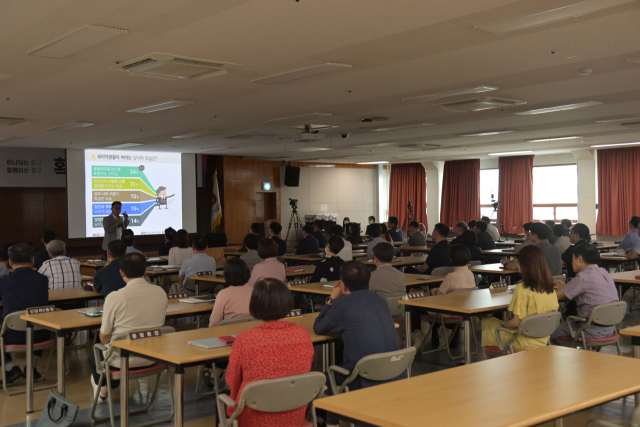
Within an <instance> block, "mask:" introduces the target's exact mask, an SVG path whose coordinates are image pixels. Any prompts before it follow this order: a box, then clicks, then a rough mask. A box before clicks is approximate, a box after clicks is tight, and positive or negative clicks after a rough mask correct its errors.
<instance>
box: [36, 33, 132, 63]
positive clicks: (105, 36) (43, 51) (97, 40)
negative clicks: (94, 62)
mask: <svg viewBox="0 0 640 427" xmlns="http://www.w3.org/2000/svg"><path fill="white" fill-rule="evenodd" d="M125 34H127V30H121V29H118V28H109V27H100V26H97V25H83V26H82V27H80V28H77V29H75V30H73V31H71V32H70V33H67V34H65V35H63V36H61V37H58V38H57V39H54V40H51V41H49V42H47V43H45V44H43V45H41V46H38V47H36V48H35V49H31V50H30V51H28V52H27V55H34V56H44V57H47V58H57V59H62V58H66V57H67V56H71V55H74V54H76V53H80V52H83V51H85V50H87V49H91V48H92V47H96V46H98V45H101V44H102V43H106V42H108V41H109V40H111V39H115V38H116V37H120V36H124V35H125Z"/></svg>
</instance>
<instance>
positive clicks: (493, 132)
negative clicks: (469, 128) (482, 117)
mask: <svg viewBox="0 0 640 427" xmlns="http://www.w3.org/2000/svg"><path fill="white" fill-rule="evenodd" d="M513 132H515V130H494V131H489V132H479V133H464V134H462V135H459V136H492V135H502V134H503V133H513Z"/></svg>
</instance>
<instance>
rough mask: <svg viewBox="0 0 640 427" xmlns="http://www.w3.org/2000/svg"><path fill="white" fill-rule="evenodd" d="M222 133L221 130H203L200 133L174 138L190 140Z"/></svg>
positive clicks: (174, 137) (175, 137)
mask: <svg viewBox="0 0 640 427" xmlns="http://www.w3.org/2000/svg"><path fill="white" fill-rule="evenodd" d="M216 132H220V131H219V130H201V131H198V132H191V133H185V134H184V135H176V136H172V137H171V138H173V139H189V138H197V137H199V136H203V135H209V134H210V133H216Z"/></svg>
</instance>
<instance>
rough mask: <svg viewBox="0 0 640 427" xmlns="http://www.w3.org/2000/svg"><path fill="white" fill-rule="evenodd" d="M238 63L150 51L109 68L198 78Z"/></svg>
mask: <svg viewBox="0 0 640 427" xmlns="http://www.w3.org/2000/svg"><path fill="white" fill-rule="evenodd" d="M240 65H241V64H233V63H230V62H220V61H207V60H204V59H195V58H186V57H179V56H176V55H169V54H166V53H152V54H151V55H145V56H143V57H141V58H137V59H134V60H132V61H128V62H126V63H123V64H118V65H116V66H114V67H111V69H112V70H115V71H123V72H126V73H130V74H136V75H140V76H146V77H154V76H160V77H163V78H172V79H196V80H200V79H206V78H209V77H214V76H219V75H223V74H227V69H229V68H231V67H239V66H240Z"/></svg>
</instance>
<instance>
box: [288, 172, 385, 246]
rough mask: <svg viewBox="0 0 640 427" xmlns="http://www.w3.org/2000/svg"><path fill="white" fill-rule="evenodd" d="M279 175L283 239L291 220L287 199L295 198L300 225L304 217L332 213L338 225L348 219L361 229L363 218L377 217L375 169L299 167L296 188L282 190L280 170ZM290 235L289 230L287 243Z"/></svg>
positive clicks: (376, 173) (364, 223) (365, 221)
mask: <svg viewBox="0 0 640 427" xmlns="http://www.w3.org/2000/svg"><path fill="white" fill-rule="evenodd" d="M280 176H281V182H280V185H281V190H280V200H281V215H282V226H283V228H284V229H283V232H282V233H283V234H282V236H283V238H284V237H285V236H286V235H287V228H288V226H289V219H290V217H291V206H290V205H289V198H292V199H298V213H299V214H300V219H301V220H302V223H303V224H304V222H305V218H304V216H305V215H307V214H309V215H315V214H334V213H335V214H338V223H339V224H340V225H342V220H343V219H344V218H345V217H348V218H349V219H350V220H351V222H359V223H361V224H362V225H363V228H364V226H365V225H366V224H367V218H368V217H369V216H370V215H374V216H377V215H376V214H377V213H378V212H379V206H378V171H377V170H376V169H347V168H317V167H301V168H300V186H299V187H285V185H284V167H283V168H282V171H281V173H280ZM292 230H293V227H292ZM292 236H293V231H291V234H290V236H289V240H291V241H293V240H294V239H293V238H292Z"/></svg>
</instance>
